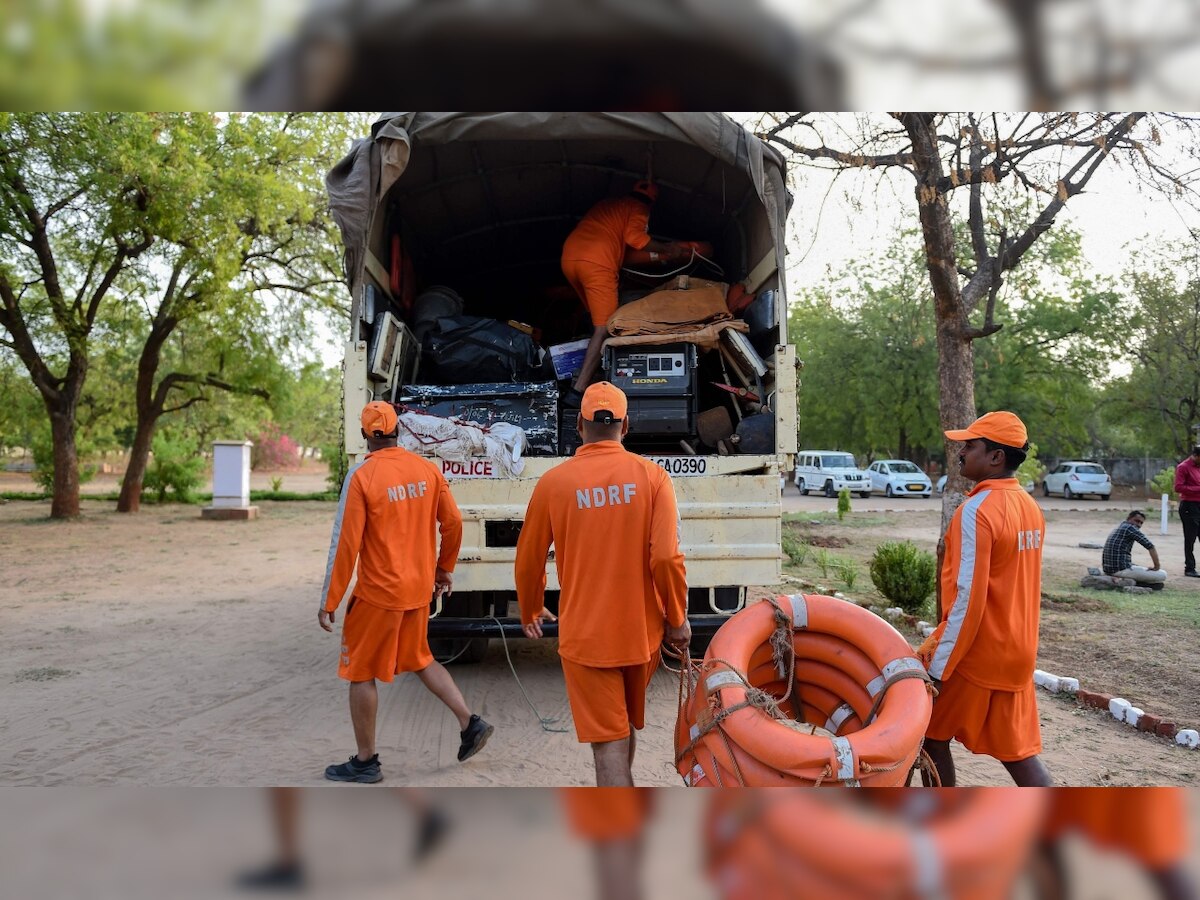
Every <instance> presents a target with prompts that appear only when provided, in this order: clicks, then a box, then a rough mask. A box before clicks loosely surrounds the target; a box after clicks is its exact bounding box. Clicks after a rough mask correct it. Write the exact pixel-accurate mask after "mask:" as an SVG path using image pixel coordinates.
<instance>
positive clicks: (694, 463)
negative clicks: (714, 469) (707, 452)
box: [646, 456, 708, 476]
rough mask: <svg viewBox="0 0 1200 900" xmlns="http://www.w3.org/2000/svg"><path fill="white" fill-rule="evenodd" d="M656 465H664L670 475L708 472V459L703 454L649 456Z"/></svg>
mask: <svg viewBox="0 0 1200 900" xmlns="http://www.w3.org/2000/svg"><path fill="white" fill-rule="evenodd" d="M646 459H648V460H650V461H651V462H652V463H654V464H655V465H656V466H662V468H663V469H665V470H666V472H667V474H668V475H675V476H680V475H682V476H688V475H704V474H706V473H707V472H708V460H707V459H705V458H704V457H703V456H647V457H646Z"/></svg>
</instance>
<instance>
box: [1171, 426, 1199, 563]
mask: <svg viewBox="0 0 1200 900" xmlns="http://www.w3.org/2000/svg"><path fill="white" fill-rule="evenodd" d="M1175 493H1176V494H1178V495H1179V521H1180V522H1182V523H1183V574H1184V575H1186V576H1187V577H1188V578H1200V572H1197V571H1196V554H1195V552H1194V547H1195V545H1196V538H1198V537H1200V444H1197V445H1196V446H1195V447H1193V448H1192V455H1191V456H1189V457H1188V458H1187V459H1185V460H1184V461H1183V462H1181V463H1180V464H1179V465H1177V466H1176V467H1175Z"/></svg>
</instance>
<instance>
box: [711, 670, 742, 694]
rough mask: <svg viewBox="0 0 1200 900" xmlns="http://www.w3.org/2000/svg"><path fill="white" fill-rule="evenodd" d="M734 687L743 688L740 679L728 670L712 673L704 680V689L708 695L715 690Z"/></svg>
mask: <svg viewBox="0 0 1200 900" xmlns="http://www.w3.org/2000/svg"><path fill="white" fill-rule="evenodd" d="M734 686H737V687H745V684H744V683H743V682H742V677H741V676H740V675H738V673H737V672H730V671H728V670H724V671H721V672H713V673H712V674H711V675H709V676H708V677H707V678H706V679H704V688H705V690H706V691H707V692H708V693H710V694H711V693H712V692H713V691H715V690H717V688H722V687H734Z"/></svg>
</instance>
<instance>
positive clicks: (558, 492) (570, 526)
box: [516, 381, 691, 787]
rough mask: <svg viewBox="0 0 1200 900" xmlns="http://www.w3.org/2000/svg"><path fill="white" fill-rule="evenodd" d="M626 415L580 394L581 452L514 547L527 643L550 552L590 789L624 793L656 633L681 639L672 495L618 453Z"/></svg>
mask: <svg viewBox="0 0 1200 900" xmlns="http://www.w3.org/2000/svg"><path fill="white" fill-rule="evenodd" d="M627 410H628V404H627V402H626V399H625V394H624V393H623V392H622V391H621V390H620V389H619V388H616V387H614V386H613V385H611V384H609V383H608V382H607V381H601V382H598V383H597V384H594V385H592V386H591V387H589V388H588V389H587V391H586V392H585V393H584V395H583V401H582V404H581V409H580V413H579V416H578V419H577V423H576V427H577V428H578V429H579V434H580V437H581V438H582V439H583V444H582V446H581V447H580V448H579V450H578V451H577V452H576V454H575V456H573V457H572V458H571V459H568V460H567V461H565V462H563V463H562V464H560V465H558V466H556V467H554V468H553V469H551V470H550V471H549V472H547V473H546V474H545V475H543V476H542V477H541V479H540V480H539V481H538V483H537V485H536V486H535V487H534V489H533V495H532V496H531V497H530V498H529V508H528V509H527V510H526V511H525V524H524V526H523V527H522V529H521V537H520V539H519V540H518V541H517V557H516V583H517V599H518V601H519V603H520V607H521V623H522V625H523V627H524V631H525V635H526V636H527V637H530V638H538V637H541V636H542V629H541V622H542V621H545V620H550V621H554V616H553V615H552V614H551V613H550V612H549V611H548V610H547V609H546V608H545V606H544V599H545V591H546V555H547V551H549V549H550V545H551V544H553V545H554V549H555V553H554V563H555V566H556V567H557V570H558V580H559V585H560V586H561V593H560V595H559V615H560V616H561V619H562V621H561V622H560V624H559V629H558V654H559V656H560V657H561V658H562V667H563V678H564V681H565V682H566V688H567V699H568V701H569V702H570V704H571V714H572V716H573V718H574V720H575V732H576V735H577V736H578V739H579V741H580V742H581V743H588V744H591V745H592V754H593V756H594V758H595V763H596V784H597V786H599V787H632V786H633V768H632V767H633V755H634V751H635V749H636V746H637V737H636V735H635V734H634V731H635V730H638V729H641V728H642V727H644V725H645V708H646V688H647V687H648V686H649V683H650V677H651V676H652V675H653V674H654V670H655V669H657V668H658V662H659V647H660V645H661V644H662V642H663V638H664V631H665V637H666V640H667V643H668V644H670V645H671V646H673V647H678V648H683V647H685V646H686V645H687V643H688V641H689V640H690V639H691V626H690V625H689V624H688V620H687V573H686V572H685V570H684V564H683V554H682V553H681V552H680V550H679V511H678V508H677V506H676V503H675V489H674V488H673V487H672V485H671V478H670V476H669V475H667V473H666V472H665V471H663V469H662V468H660V467H659V466H657V465H655V464H654V463H653V462H651V461H650V460H647V459H644V458H642V457H640V456H638V455H636V454H634V453H630V452H629V451H628V450H626V449H625V448H624V447H622V446H621V441H622V439H623V438H624V437H625V435H626V434H627V433H628V431H629V421H628V418H627ZM664 620H665V621H664Z"/></svg>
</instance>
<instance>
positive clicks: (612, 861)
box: [595, 834, 642, 900]
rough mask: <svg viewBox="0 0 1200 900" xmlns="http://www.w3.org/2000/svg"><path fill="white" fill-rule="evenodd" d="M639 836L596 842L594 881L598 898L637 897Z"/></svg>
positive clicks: (639, 894)
mask: <svg viewBox="0 0 1200 900" xmlns="http://www.w3.org/2000/svg"><path fill="white" fill-rule="evenodd" d="M641 846H642V836H641V835H640V834H638V835H635V836H634V837H629V838H618V839H616V840H611V841H600V842H599V843H597V844H596V849H595V860H596V880H597V881H598V882H599V887H600V890H599V892H598V896H599V897H600V900H641V897H642V885H641V868H642V861H641V857H642V853H641Z"/></svg>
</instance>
